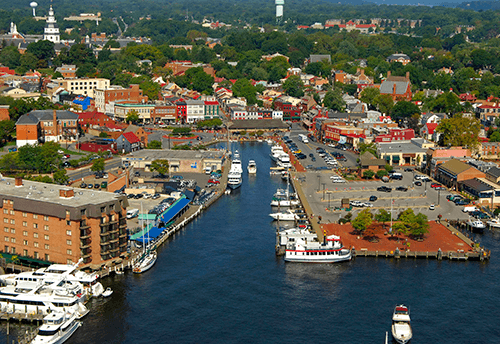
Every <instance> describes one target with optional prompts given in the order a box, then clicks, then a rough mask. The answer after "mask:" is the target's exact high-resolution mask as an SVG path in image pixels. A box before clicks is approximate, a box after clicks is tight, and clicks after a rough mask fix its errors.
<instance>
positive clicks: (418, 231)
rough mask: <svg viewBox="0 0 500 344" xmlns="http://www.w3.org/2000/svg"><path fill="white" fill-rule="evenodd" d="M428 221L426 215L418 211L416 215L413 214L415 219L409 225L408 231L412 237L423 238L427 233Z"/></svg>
mask: <svg viewBox="0 0 500 344" xmlns="http://www.w3.org/2000/svg"><path fill="white" fill-rule="evenodd" d="M429 227H430V226H429V221H428V219H427V216H426V215H424V214H422V213H418V214H417V216H415V220H414V223H413V225H412V226H411V229H410V233H411V235H412V236H413V237H414V238H420V239H421V238H423V236H424V234H425V233H429Z"/></svg>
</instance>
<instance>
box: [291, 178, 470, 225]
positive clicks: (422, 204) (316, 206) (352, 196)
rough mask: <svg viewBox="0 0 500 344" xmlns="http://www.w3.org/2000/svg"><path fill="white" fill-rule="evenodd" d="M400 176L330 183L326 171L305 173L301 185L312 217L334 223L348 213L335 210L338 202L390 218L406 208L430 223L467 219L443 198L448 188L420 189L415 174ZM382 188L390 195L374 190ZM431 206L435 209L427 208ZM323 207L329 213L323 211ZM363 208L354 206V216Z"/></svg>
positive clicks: (460, 207) (428, 184)
mask: <svg viewBox="0 0 500 344" xmlns="http://www.w3.org/2000/svg"><path fill="white" fill-rule="evenodd" d="M400 172H401V174H402V175H403V178H402V179H401V180H391V181H389V182H387V183H385V182H382V181H380V180H378V181H354V182H347V183H333V182H332V180H331V179H330V177H331V176H332V175H334V174H333V173H327V172H306V173H304V174H303V176H302V177H304V176H305V178H301V181H299V183H300V185H301V186H302V188H303V189H304V193H305V194H306V195H307V197H308V202H309V204H310V206H311V208H312V210H313V212H314V214H318V215H321V216H322V218H323V219H325V220H327V221H328V220H329V221H331V222H337V221H338V220H339V218H341V217H343V216H345V214H347V211H345V210H334V209H335V207H338V208H340V206H341V200H342V199H348V200H349V201H359V202H361V203H365V202H369V203H371V206H370V209H371V210H372V212H373V213H376V212H377V211H378V209H381V208H382V209H385V210H387V211H391V207H392V212H393V217H394V218H396V217H397V216H398V214H399V213H400V212H402V211H404V210H406V209H408V208H411V209H413V210H414V211H415V213H419V212H420V213H423V214H425V215H427V217H428V218H429V220H436V219H437V218H438V215H442V217H443V219H453V220H456V219H461V220H462V219H468V215H467V214H466V213H464V212H462V209H463V206H457V205H455V204H454V203H453V202H451V201H448V200H447V199H446V196H447V195H450V192H449V191H448V190H447V189H443V190H436V189H435V188H432V187H431V184H432V182H424V183H422V185H421V186H417V185H415V183H414V181H415V180H414V178H413V177H414V173H413V172H404V171H400ZM381 186H385V187H388V188H391V189H392V190H391V191H390V192H383V191H377V188H379V187H381ZM398 187H402V188H406V189H407V191H398V190H396V188H398ZM371 196H375V197H376V200H373V198H372V201H370V197H371ZM431 204H434V208H435V209H434V210H431V209H430V206H431ZM326 208H328V209H330V210H331V211H326ZM362 209H364V207H362V206H360V207H353V208H352V211H351V212H352V213H353V215H354V216H356V214H357V213H358V212H359V211H361V210H362Z"/></svg>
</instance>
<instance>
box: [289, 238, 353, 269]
mask: <svg viewBox="0 0 500 344" xmlns="http://www.w3.org/2000/svg"><path fill="white" fill-rule="evenodd" d="M351 257H352V256H351V250H349V249H347V248H344V246H343V245H342V243H341V242H340V237H338V236H336V235H330V236H327V237H324V241H323V242H319V241H318V240H317V236H316V237H315V238H314V239H313V240H308V238H307V237H305V238H301V237H299V238H298V239H297V240H296V241H295V242H288V243H287V246H286V250H285V261H287V262H299V263H338V262H342V261H347V260H351Z"/></svg>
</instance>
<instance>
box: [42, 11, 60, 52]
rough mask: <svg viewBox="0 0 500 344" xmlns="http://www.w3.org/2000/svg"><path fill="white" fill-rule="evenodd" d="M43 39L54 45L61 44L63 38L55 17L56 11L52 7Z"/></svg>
mask: <svg viewBox="0 0 500 344" xmlns="http://www.w3.org/2000/svg"><path fill="white" fill-rule="evenodd" d="M43 39H44V40H46V41H51V42H53V43H60V41H61V36H60V35H59V27H58V26H57V21H56V18H55V17H54V10H53V9H52V5H50V9H49V16H48V17H47V22H46V24H45V28H44V30H43Z"/></svg>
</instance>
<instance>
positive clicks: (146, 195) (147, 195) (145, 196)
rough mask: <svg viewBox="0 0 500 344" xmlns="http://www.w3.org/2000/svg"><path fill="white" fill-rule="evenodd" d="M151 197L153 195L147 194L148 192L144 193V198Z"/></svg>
mask: <svg viewBox="0 0 500 344" xmlns="http://www.w3.org/2000/svg"><path fill="white" fill-rule="evenodd" d="M151 197H153V195H151V194H148V193H147V194H144V199H148V198H151Z"/></svg>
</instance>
